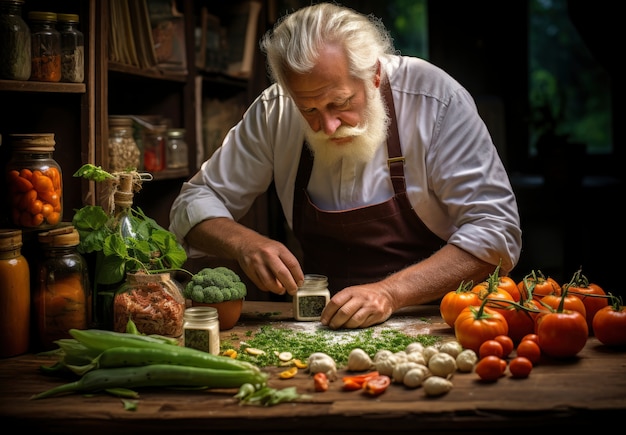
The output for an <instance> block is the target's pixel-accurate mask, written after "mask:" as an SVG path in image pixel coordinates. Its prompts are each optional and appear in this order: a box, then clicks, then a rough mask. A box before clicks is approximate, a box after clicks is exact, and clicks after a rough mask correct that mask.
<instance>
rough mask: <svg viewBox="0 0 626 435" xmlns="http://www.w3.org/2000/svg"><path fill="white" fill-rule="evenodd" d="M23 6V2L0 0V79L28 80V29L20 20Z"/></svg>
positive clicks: (29, 61)
mask: <svg viewBox="0 0 626 435" xmlns="http://www.w3.org/2000/svg"><path fill="white" fill-rule="evenodd" d="M23 4H24V1H23V0H0V79H5V80H28V79H29V78H30V68H31V59H30V51H31V43H30V29H29V28H28V24H26V21H24V19H23V18H22V5H23Z"/></svg>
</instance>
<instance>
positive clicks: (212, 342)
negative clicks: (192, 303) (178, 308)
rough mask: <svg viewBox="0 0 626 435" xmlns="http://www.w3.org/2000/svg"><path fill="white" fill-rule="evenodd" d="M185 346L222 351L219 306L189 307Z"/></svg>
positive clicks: (185, 320)
mask: <svg viewBox="0 0 626 435" xmlns="http://www.w3.org/2000/svg"><path fill="white" fill-rule="evenodd" d="M183 331H184V332H183V340H184V343H185V347H189V348H192V349H197V350H201V351H204V352H208V353H212V354H213V355H218V354H219V353H220V325H219V319H218V314H217V308H213V307H189V308H187V309H185V315H184V323H183Z"/></svg>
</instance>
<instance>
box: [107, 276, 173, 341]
mask: <svg viewBox="0 0 626 435" xmlns="http://www.w3.org/2000/svg"><path fill="white" fill-rule="evenodd" d="M184 312H185V299H184V298H183V294H182V286H181V285H180V283H178V282H177V281H176V280H175V279H174V278H172V277H171V275H170V274H169V273H167V272H164V273H153V274H147V273H143V272H137V273H128V274H126V282H125V283H124V284H122V286H121V287H120V289H119V290H118V291H117V293H116V294H115V300H114V301H113V330H115V331H118V332H125V331H126V325H127V323H128V320H129V319H132V321H133V322H134V323H135V326H137V329H138V330H139V332H141V333H142V334H146V335H150V334H158V335H163V336H166V337H172V338H176V339H179V340H182V335H183V315H184Z"/></svg>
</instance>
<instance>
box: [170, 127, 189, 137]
mask: <svg viewBox="0 0 626 435" xmlns="http://www.w3.org/2000/svg"><path fill="white" fill-rule="evenodd" d="M167 135H168V136H169V137H183V136H184V135H185V129H184V128H170V129H169V130H167Z"/></svg>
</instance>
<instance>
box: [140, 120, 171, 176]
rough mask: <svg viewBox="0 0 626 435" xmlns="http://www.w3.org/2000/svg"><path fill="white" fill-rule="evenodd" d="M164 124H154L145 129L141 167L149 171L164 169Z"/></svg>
mask: <svg viewBox="0 0 626 435" xmlns="http://www.w3.org/2000/svg"><path fill="white" fill-rule="evenodd" d="M166 131H167V127H166V126H165V125H155V126H154V127H153V128H151V129H146V130H145V132H144V138H143V167H144V169H145V170H146V171H149V172H159V171H162V170H163V169H165V141H166V138H165V133H166Z"/></svg>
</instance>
